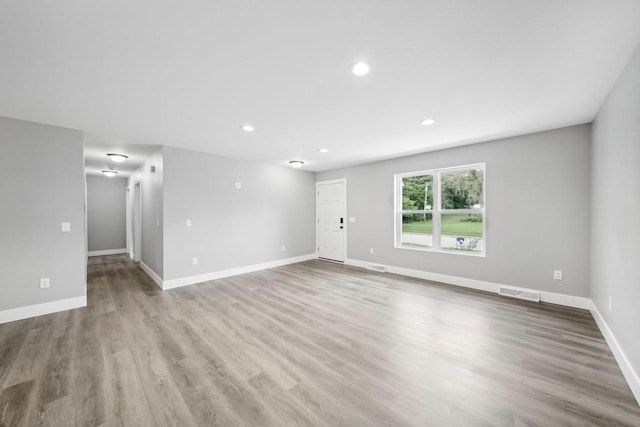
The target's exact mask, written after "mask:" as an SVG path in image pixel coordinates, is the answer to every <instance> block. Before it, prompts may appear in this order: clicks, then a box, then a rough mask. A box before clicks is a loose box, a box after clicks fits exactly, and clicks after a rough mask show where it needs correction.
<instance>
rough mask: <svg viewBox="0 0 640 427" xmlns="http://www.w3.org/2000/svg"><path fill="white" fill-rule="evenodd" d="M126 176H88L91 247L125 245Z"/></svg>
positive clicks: (100, 247) (96, 249)
mask: <svg viewBox="0 0 640 427" xmlns="http://www.w3.org/2000/svg"><path fill="white" fill-rule="evenodd" d="M126 190H127V180H126V178H116V177H113V178H108V177H106V176H105V177H102V176H87V225H88V226H87V234H88V239H89V251H104V250H109V249H124V248H126V247H127V246H126V245H127V239H126V232H125V219H126V217H125V215H126V203H125V202H126Z"/></svg>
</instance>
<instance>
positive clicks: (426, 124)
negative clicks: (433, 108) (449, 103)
mask: <svg viewBox="0 0 640 427" xmlns="http://www.w3.org/2000/svg"><path fill="white" fill-rule="evenodd" d="M435 122H436V121H435V120H433V119H424V120H423V121H421V122H420V124H421V125H422V126H431V125H432V124H434V123H435Z"/></svg>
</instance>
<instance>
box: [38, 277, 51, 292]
mask: <svg viewBox="0 0 640 427" xmlns="http://www.w3.org/2000/svg"><path fill="white" fill-rule="evenodd" d="M50 285H51V279H49V278H48V277H43V278H42V279H40V288H41V289H44V288H48V287H49V286H50Z"/></svg>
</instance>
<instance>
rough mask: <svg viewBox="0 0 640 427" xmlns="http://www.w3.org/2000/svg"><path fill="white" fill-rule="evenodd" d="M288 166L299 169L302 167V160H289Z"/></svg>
mask: <svg viewBox="0 0 640 427" xmlns="http://www.w3.org/2000/svg"><path fill="white" fill-rule="evenodd" d="M289 164H290V165H291V166H292V167H294V168H296V169H298V168H301V167H302V165H304V162H303V161H302V160H291V161H290V162H289Z"/></svg>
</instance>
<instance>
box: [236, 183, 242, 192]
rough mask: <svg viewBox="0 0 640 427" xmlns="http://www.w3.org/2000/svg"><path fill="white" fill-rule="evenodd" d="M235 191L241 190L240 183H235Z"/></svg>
mask: <svg viewBox="0 0 640 427" xmlns="http://www.w3.org/2000/svg"><path fill="white" fill-rule="evenodd" d="M236 190H242V183H241V182H240V181H236Z"/></svg>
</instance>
